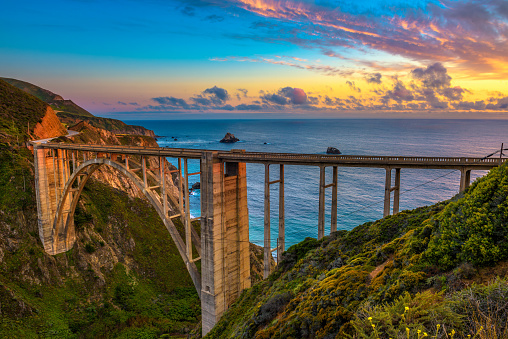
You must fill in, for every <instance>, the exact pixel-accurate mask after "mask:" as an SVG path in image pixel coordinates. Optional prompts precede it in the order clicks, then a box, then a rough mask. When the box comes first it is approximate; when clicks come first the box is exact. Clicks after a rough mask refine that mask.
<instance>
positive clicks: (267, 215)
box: [263, 164, 272, 279]
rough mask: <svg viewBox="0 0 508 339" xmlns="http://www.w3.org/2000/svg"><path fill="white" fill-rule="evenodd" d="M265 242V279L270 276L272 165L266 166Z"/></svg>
mask: <svg viewBox="0 0 508 339" xmlns="http://www.w3.org/2000/svg"><path fill="white" fill-rule="evenodd" d="M264 212H265V216H264V217H265V220H264V221H265V222H264V237H263V238H264V242H263V263H264V265H263V266H264V268H263V278H264V279H266V278H268V276H269V275H270V256H271V255H272V251H270V249H271V234H270V233H271V232H270V164H265V202H264Z"/></svg>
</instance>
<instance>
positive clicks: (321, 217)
mask: <svg viewBox="0 0 508 339" xmlns="http://www.w3.org/2000/svg"><path fill="white" fill-rule="evenodd" d="M325 169H326V167H325V166H319V211H318V213H319V214H318V240H319V239H321V238H323V237H324V236H325Z"/></svg>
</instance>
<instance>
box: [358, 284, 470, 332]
mask: <svg viewBox="0 0 508 339" xmlns="http://www.w3.org/2000/svg"><path fill="white" fill-rule="evenodd" d="M351 325H352V327H353V328H354V334H353V335H352V336H350V338H418V337H420V338H423V337H424V335H425V333H427V336H430V335H431V334H432V338H434V337H436V338H443V337H444V336H446V333H445V329H451V328H460V326H461V316H460V315H459V314H458V313H456V312H454V311H453V310H452V309H451V308H450V306H449V305H448V304H447V303H445V302H443V295H442V294H441V293H437V294H434V293H432V292H430V291H425V292H423V293H418V294H416V295H415V296H414V297H411V295H410V294H409V293H408V292H406V293H405V294H404V295H402V296H401V297H400V298H399V299H397V300H396V301H395V302H393V303H391V304H386V305H379V306H375V307H370V306H369V305H368V304H367V305H366V306H364V307H361V308H360V309H359V310H358V311H357V312H356V314H355V315H354V318H353V320H351Z"/></svg>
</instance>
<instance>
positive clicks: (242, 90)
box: [236, 88, 249, 100]
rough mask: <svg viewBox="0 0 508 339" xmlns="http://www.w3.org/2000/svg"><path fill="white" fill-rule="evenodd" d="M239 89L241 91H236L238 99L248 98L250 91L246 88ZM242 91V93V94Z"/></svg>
mask: <svg viewBox="0 0 508 339" xmlns="http://www.w3.org/2000/svg"><path fill="white" fill-rule="evenodd" d="M237 91H238V92H239V93H236V98H237V99H238V100H242V97H243V98H247V93H248V92H249V91H247V90H246V89H245V88H238V89H237ZM240 93H241V94H240Z"/></svg>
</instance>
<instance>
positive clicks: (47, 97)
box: [0, 78, 155, 137]
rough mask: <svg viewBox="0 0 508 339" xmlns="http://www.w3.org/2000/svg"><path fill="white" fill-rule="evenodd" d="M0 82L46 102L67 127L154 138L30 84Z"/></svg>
mask: <svg viewBox="0 0 508 339" xmlns="http://www.w3.org/2000/svg"><path fill="white" fill-rule="evenodd" d="M0 80H4V81H5V82H7V83H9V84H11V85H12V86H15V87H17V88H19V89H21V90H23V91H24V92H26V93H29V94H31V95H33V96H35V97H37V98H39V99H40V100H42V101H44V102H46V103H47V104H48V105H50V106H51V108H53V110H54V111H55V112H56V113H57V116H58V117H59V118H60V121H61V122H63V123H64V124H66V125H67V126H73V125H75V124H77V123H79V122H80V121H86V122H88V123H89V124H90V125H92V126H94V127H97V128H102V129H105V130H107V131H110V132H113V133H116V134H134V135H146V136H151V137H155V134H154V132H153V131H151V130H148V129H146V128H144V127H142V126H135V125H127V124H126V123H124V122H123V121H120V120H116V119H110V118H101V117H96V116H94V115H93V114H92V113H90V112H88V111H87V110H85V109H84V108H82V107H80V106H78V105H76V104H75V103H74V102H73V101H72V100H65V99H64V98H63V97H62V96H61V95H58V94H55V93H53V92H51V91H49V90H47V89H44V88H41V87H39V86H36V85H33V84H31V83H28V82H25V81H21V80H17V79H10V78H0Z"/></svg>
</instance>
